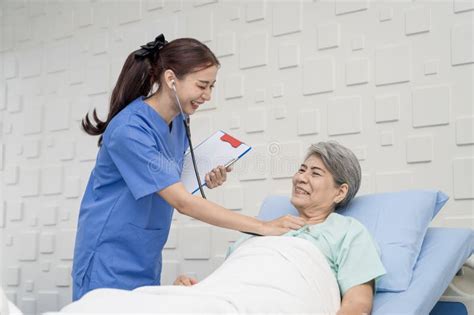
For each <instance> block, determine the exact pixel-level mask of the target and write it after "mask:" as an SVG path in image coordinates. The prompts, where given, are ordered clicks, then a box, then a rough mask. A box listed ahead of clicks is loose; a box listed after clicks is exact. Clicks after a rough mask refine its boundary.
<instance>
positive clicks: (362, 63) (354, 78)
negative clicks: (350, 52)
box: [346, 58, 369, 85]
mask: <svg viewBox="0 0 474 315" xmlns="http://www.w3.org/2000/svg"><path fill="white" fill-rule="evenodd" d="M367 82H369V59H367V58H365V59H354V60H351V61H348V62H347V63H346V85H355V84H364V83H367Z"/></svg>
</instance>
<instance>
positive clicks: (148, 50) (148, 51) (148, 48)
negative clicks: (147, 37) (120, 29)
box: [134, 34, 168, 58]
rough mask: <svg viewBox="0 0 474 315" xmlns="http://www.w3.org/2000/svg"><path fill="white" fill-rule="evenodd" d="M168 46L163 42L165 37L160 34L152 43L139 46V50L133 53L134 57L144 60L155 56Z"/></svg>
mask: <svg viewBox="0 0 474 315" xmlns="http://www.w3.org/2000/svg"><path fill="white" fill-rule="evenodd" d="M166 44H168V42H167V41H166V40H165V35H163V34H160V35H158V36H157V37H156V38H155V40H154V41H153V42H149V43H147V44H146V45H141V46H140V47H141V49H139V50H137V51H135V53H134V55H135V56H136V57H141V58H146V57H151V58H153V56H154V55H155V53H156V52H158V51H159V50H160V49H161V48H163V46H165V45H166Z"/></svg>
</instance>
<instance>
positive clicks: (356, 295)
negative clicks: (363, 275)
mask: <svg viewBox="0 0 474 315" xmlns="http://www.w3.org/2000/svg"><path fill="white" fill-rule="evenodd" d="M373 292H374V281H373V280H372V281H369V282H366V283H364V284H359V285H356V286H354V287H352V288H350V289H349V290H347V292H346V294H344V295H343V297H342V302H341V308H340V309H339V311H338V312H337V315H346V314H347V315H349V314H351V315H352V314H354V315H355V314H357V315H360V314H370V312H371V311H372V300H373V297H374V294H373Z"/></svg>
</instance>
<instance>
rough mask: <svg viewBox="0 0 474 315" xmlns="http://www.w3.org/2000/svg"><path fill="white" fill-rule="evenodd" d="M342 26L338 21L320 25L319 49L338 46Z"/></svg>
mask: <svg viewBox="0 0 474 315" xmlns="http://www.w3.org/2000/svg"><path fill="white" fill-rule="evenodd" d="M340 28H341V27H340V25H339V24H337V23H326V24H320V25H318V49H328V48H335V47H338V46H339V42H340V38H341V35H340V33H341V30H340Z"/></svg>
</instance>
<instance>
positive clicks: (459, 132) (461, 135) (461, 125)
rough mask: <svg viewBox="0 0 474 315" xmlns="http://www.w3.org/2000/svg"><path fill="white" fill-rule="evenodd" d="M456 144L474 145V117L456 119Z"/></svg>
mask: <svg viewBox="0 0 474 315" xmlns="http://www.w3.org/2000/svg"><path fill="white" fill-rule="evenodd" d="M456 144H457V145H464V144H474V116H470V117H459V118H457V119H456Z"/></svg>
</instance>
